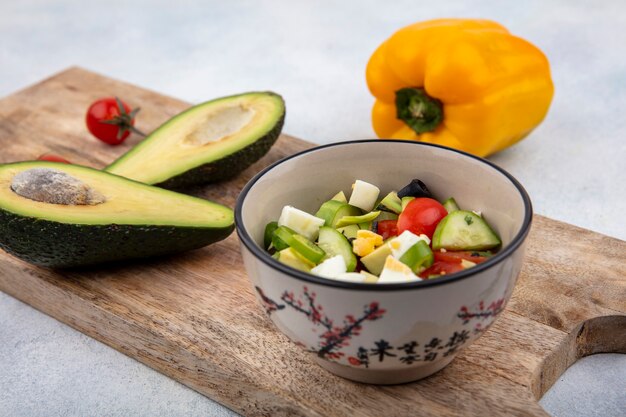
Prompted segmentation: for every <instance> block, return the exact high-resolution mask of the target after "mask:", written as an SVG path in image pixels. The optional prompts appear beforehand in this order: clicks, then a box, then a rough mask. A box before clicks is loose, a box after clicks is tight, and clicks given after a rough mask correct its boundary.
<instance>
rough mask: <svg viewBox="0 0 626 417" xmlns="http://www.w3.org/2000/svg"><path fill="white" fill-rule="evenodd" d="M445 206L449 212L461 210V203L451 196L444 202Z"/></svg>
mask: <svg viewBox="0 0 626 417" xmlns="http://www.w3.org/2000/svg"><path fill="white" fill-rule="evenodd" d="M443 208H445V209H446V211H447V212H448V214H449V213H452V212H453V211H457V210H461V209H460V208H459V205H458V204H457V203H456V200H454V197H450V198H449V199H447V200H446V201H444V202H443Z"/></svg>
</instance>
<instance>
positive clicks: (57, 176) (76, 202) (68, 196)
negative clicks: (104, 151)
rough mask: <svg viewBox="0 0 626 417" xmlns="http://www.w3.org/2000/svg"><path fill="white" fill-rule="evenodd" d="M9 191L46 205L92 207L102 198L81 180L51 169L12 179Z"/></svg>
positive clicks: (35, 169)
mask: <svg viewBox="0 0 626 417" xmlns="http://www.w3.org/2000/svg"><path fill="white" fill-rule="evenodd" d="M11 190H12V191H13V192H14V193H15V194H17V195H19V196H21V197H24V198H28V199H30V200H33V201H39V202H42V203H48V204H62V205H66V206H93V205H96V204H102V203H104V202H105V201H106V199H105V198H104V196H103V195H102V194H100V193H99V192H98V191H96V190H94V189H93V188H91V187H90V186H89V185H87V184H86V183H84V182H82V181H81V180H79V179H77V178H74V177H72V176H71V175H69V174H67V173H65V172H63V171H59V170H57V169H52V168H33V169H29V170H26V171H22V172H20V173H18V174H17V175H15V176H14V177H13V180H12V181H11Z"/></svg>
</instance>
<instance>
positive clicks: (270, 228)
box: [263, 222, 284, 249]
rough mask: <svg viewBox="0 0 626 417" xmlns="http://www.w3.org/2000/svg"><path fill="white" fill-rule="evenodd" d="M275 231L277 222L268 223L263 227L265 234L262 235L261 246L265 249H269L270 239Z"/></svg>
mask: <svg viewBox="0 0 626 417" xmlns="http://www.w3.org/2000/svg"><path fill="white" fill-rule="evenodd" d="M276 229H278V222H269V223H268V224H267V225H266V226H265V233H264V234H263V246H264V247H265V249H269V247H270V245H271V244H272V237H273V236H274V230H276ZM283 249H284V248H283Z"/></svg>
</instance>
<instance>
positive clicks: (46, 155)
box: [37, 153, 71, 164]
mask: <svg viewBox="0 0 626 417" xmlns="http://www.w3.org/2000/svg"><path fill="white" fill-rule="evenodd" d="M37 160H38V161H48V162H62V163H64V164H71V162H70V161H68V160H67V159H65V158H63V157H60V156H59V155H54V154H51V153H44V154H43V155H40V156H39V158H37Z"/></svg>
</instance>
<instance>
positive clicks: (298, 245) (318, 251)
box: [289, 235, 326, 265]
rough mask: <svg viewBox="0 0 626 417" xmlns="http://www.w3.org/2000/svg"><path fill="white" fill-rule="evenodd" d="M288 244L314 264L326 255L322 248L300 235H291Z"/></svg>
mask: <svg viewBox="0 0 626 417" xmlns="http://www.w3.org/2000/svg"><path fill="white" fill-rule="evenodd" d="M289 246H291V248H292V249H294V250H295V251H296V252H298V254H299V255H302V257H304V258H305V259H306V260H308V261H311V262H313V263H314V264H316V265H317V264H318V263H320V261H321V260H322V259H324V256H326V252H324V250H323V249H322V248H320V247H319V246H317V245H316V244H315V243H313V242H311V241H310V240H309V239H307V238H306V237H304V236H302V235H292V236H291V241H290V242H289Z"/></svg>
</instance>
